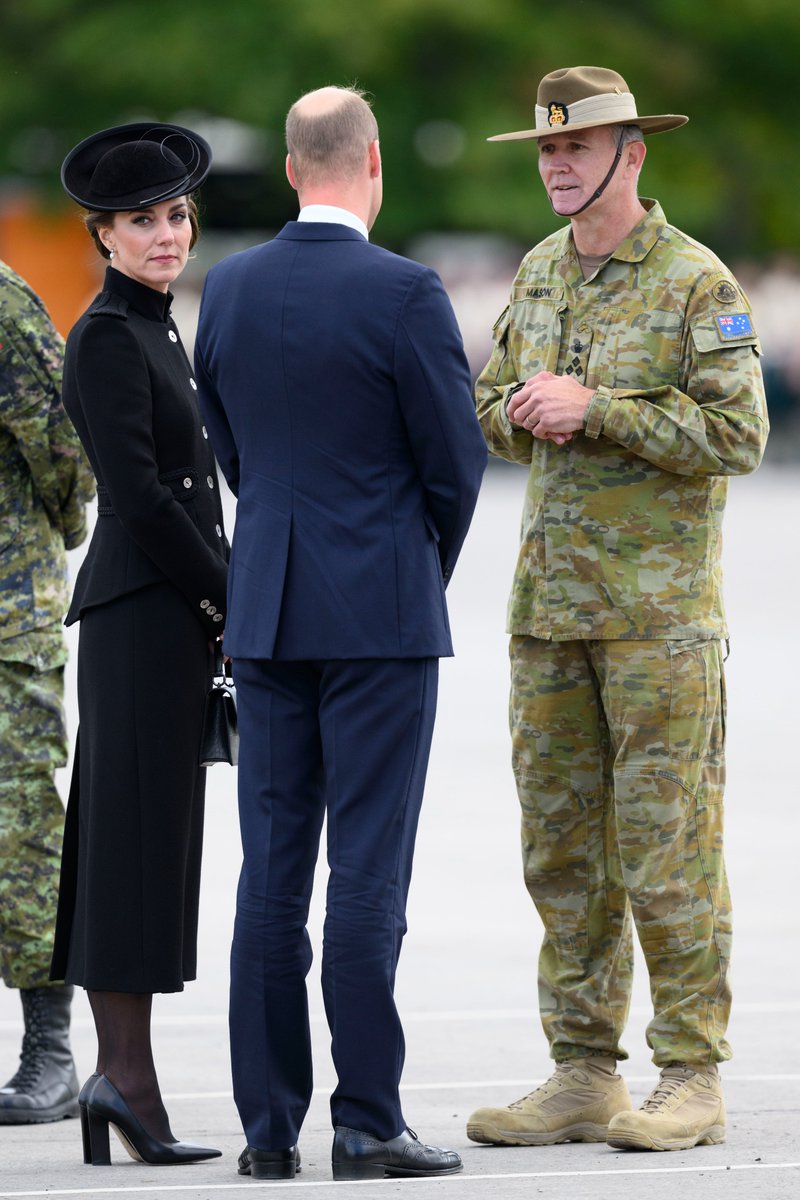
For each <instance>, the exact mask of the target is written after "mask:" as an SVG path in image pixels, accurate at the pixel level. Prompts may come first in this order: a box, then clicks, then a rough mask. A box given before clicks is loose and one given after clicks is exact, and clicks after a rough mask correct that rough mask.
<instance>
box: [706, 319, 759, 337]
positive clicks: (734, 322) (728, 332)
mask: <svg viewBox="0 0 800 1200" xmlns="http://www.w3.org/2000/svg"><path fill="white" fill-rule="evenodd" d="M715 319H716V322H717V328H718V329H719V333H720V337H722V338H724V339H725V341H726V342H727V341H731V340H732V339H733V338H742V337H754V336H755V332H754V330H753V322H752V321H751V320H750V316H749V314H748V313H727V314H726V315H725V316H724V317H716V318H715Z"/></svg>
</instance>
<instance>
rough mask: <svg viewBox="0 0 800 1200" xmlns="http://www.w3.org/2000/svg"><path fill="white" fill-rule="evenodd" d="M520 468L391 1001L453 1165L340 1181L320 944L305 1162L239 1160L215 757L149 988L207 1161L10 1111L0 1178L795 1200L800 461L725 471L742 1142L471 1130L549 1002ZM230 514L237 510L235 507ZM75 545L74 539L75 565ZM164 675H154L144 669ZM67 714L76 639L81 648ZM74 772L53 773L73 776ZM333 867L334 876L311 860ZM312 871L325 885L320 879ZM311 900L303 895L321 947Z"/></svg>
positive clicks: (226, 1189)
mask: <svg viewBox="0 0 800 1200" xmlns="http://www.w3.org/2000/svg"><path fill="white" fill-rule="evenodd" d="M523 488H524V472H523V471H521V470H519V469H514V468H505V467H503V466H500V465H493V466H492V468H491V469H490V471H489V473H488V474H487V479H486V483H485V485H484V491H483V493H482V496H481V500H480V502H479V506H478V512H477V515H476V518H475V523H474V526H473V530H472V532H471V534H470V537H469V539H468V541H467V545H466V547H465V550H464V553H463V557H462V560H461V562H460V564H459V568H458V570H457V572H456V576H455V579H454V581H453V584H452V586H451V588H450V591H449V600H450V608H451V616H452V624H453V632H454V637H455V641H456V653H457V657H456V658H455V659H454V660H449V661H446V662H444V663H443V664H442V675H441V691H440V704H439V719H438V725H437V731H436V735H435V739H434V748H433V755H432V760H431V768H430V772H429V777H428V789H427V793H426V801H425V807H424V809H423V817H422V823H421V827H420V833H419V840H418V850H417V857H416V867H415V875H414V882H413V884H412V896H411V904H410V912H409V932H408V936H407V938H406V944H405V949H404V951H403V957H402V959H401V963H400V971H399V979H398V1000H399V1004H400V1008H401V1012H402V1013H403V1015H404V1021H405V1028H406V1040H407V1059H406V1068H405V1073H404V1105H405V1112H406V1118H407V1120H408V1122H409V1124H410V1125H411V1126H412V1127H413V1128H415V1129H416V1130H417V1131H418V1132H419V1134H420V1135H421V1137H422V1138H423V1139H424V1140H426V1141H428V1142H430V1143H433V1144H436V1145H443V1146H448V1147H452V1148H454V1149H456V1150H458V1151H459V1152H460V1153H461V1154H462V1156H463V1159H464V1171H463V1173H462V1174H460V1175H456V1176H451V1177H449V1178H446V1179H440V1180H409V1181H389V1180H387V1181H384V1182H380V1183H374V1182H370V1183H356V1184H354V1183H333V1181H332V1180H331V1177H330V1140H331V1130H330V1120H329V1112H328V1102H327V1097H328V1094H329V1091H330V1088H331V1084H332V1080H333V1072H332V1067H331V1063H330V1057H329V1053H328V1036H327V1029H326V1027H325V1023H324V1019H323V1017H322V1003H321V998H320V993H319V986H318V979H317V973H316V972H317V966H316V964H315V966H314V967H312V972H311V976H310V990H311V1004H312V1012H313V1014H314V1034H315V1045H316V1088H315V1093H314V1099H313V1103H312V1106H311V1110H310V1112H309V1114H308V1118H307V1121H306V1125H305V1127H304V1129H303V1134H302V1138H301V1151H302V1154H303V1170H302V1174H301V1175H299V1176H298V1177H297V1179H296V1180H294V1181H292V1182H287V1183H268V1182H265V1183H261V1182H259V1181H253V1180H249V1179H241V1178H239V1176H238V1175H237V1173H236V1157H237V1155H238V1153H239V1151H240V1150H241V1148H242V1145H243V1137H242V1133H241V1128H240V1125H239V1121H238V1117H237V1114H236V1110H235V1108H234V1105H233V1101H232V1098H231V1083H230V1073H229V1065H228V1056H227V1038H226V1002H227V956H228V946H229V941H230V931H231V922H232V912H233V899H234V890H235V883H236V876H237V871H238V861H239V845H238V831H237V823H236V811H235V771H233V770H232V769H230V768H228V767H223V766H217V767H214V768H212V769H211V770H210V771H209V788H208V805H207V825H206V855H205V868H204V869H205V875H204V883H203V906H202V915H201V934H200V961H199V978H198V980H197V982H196V983H192V984H189V985H188V986H187V988H186V991H185V992H184V993H183V994H182V995H178V996H163V997H157V998H156V1001H155V1006H154V1012H155V1024H154V1036H155V1047H156V1059H157V1062H158V1065H159V1072H160V1078H161V1084H162V1088H163V1090H164V1093H165V1097H166V1100H167V1103H168V1107H169V1110H170V1114H171V1117H172V1124H173V1128H174V1129H175V1131H176V1134H177V1135H178V1136H180V1137H183V1138H185V1139H186V1140H189V1141H194V1142H200V1143H203V1142H207V1143H208V1144H210V1145H216V1146H219V1147H220V1148H221V1149H222V1151H223V1157H222V1158H220V1159H217V1160H215V1161H213V1162H211V1163H208V1164H198V1165H193V1166H186V1167H173V1168H169V1169H167V1168H163V1167H161V1168H157V1167H148V1166H144V1165H142V1164H139V1163H134V1162H133V1161H132V1160H131V1159H129V1158H128V1156H127V1155H126V1154H125V1153H124V1151H123V1150H122V1147H121V1146H120V1145H119V1144H118V1143H117V1142H116V1141H115V1140H114V1139H113V1138H112V1159H113V1165H112V1166H111V1167H88V1166H84V1165H83V1164H82V1163H81V1142H80V1130H79V1125H78V1122H77V1121H72V1120H70V1121H62V1122H59V1123H58V1124H55V1125H45V1126H29V1127H8V1128H2V1129H0V1198H3V1200H4V1198H6V1197H21V1196H40V1197H43V1196H53V1197H55V1196H78V1197H86V1198H87V1200H103V1198H104V1197H107V1196H115V1195H119V1194H124V1195H126V1196H127V1195H130V1197H131V1198H132V1200H136V1198H137V1197H139V1196H141V1197H144V1198H145V1200H146V1198H147V1197H149V1196H157V1197H162V1196H163V1197H165V1198H166V1197H172V1196H175V1197H176V1200H180V1198H181V1197H184V1196H185V1197H187V1198H195V1200H214V1198H216V1197H224V1195H225V1194H226V1193H227V1194H230V1193H231V1192H234V1191H236V1192H239V1193H240V1194H241V1195H244V1194H246V1193H247V1192H253V1193H257V1194H262V1193H263V1192H264V1191H265V1190H270V1191H274V1192H276V1193H277V1194H280V1195H283V1194H286V1193H287V1192H288V1193H289V1194H292V1193H294V1194H297V1195H298V1196H304V1195H309V1196H317V1195H319V1196H320V1197H322V1196H325V1195H331V1196H332V1197H341V1198H348V1197H353V1200H373V1198H375V1197H380V1198H381V1200H385V1198H386V1197H391V1196H393V1195H395V1196H397V1195H401V1194H402V1195H404V1196H409V1197H412V1198H413V1200H433V1198H436V1200H477V1198H480V1200H489V1198H491V1200H498V1198H502V1200H516V1198H517V1197H520V1198H521V1197H526V1198H532V1197H546V1198H553V1200H556V1198H557V1200H562V1198H566V1197H573V1196H577V1197H580V1200H608V1198H611V1197H613V1198H614V1200H641V1198H642V1197H646V1198H647V1200H662V1198H666V1197H670V1198H672V1197H674V1196H680V1197H681V1198H682V1200H695V1198H699V1197H702V1200H718V1198H721V1197H725V1198H726V1200H731V1198H732V1200H789V1198H790V1197H792V1198H795V1200H797V1198H798V1197H800V1034H799V1033H798V1030H799V1028H800V986H798V985H799V984H800V967H798V954H799V949H800V948H799V947H798V931H800V905H799V904H798V898H797V897H798V886H797V879H798V875H800V864H799V863H798V841H799V839H798V832H799V831H800V820H799V819H798V800H799V799H800V796H799V795H798V783H797V779H798V772H797V769H796V762H797V760H796V759H795V758H794V749H796V748H797V744H798V742H800V734H798V728H797V727H798V716H797V714H798V703H797V696H798V679H800V652H798V634H797V611H798V597H800V562H798V553H797V545H798V528H800V473H798V471H797V470H796V469H792V468H789V467H783V468H780V469H777V468H772V469H769V468H763V469H762V470H761V471H760V472H759V473H757V474H756V475H755V476H753V477H751V478H748V479H738V480H734V481H732V484H731V496H730V501H729V510H728V517H727V523H726V547H725V563H726V596H727V604H728V615H729V620H730V624H731V627H732V630H733V639H732V648H731V656H730V659H729V661H728V664H727V670H728V676H727V678H728V704H729V721H728V733H729V742H728V745H729V784H728V791H727V800H726V806H727V838H728V840H727V847H728V850H727V858H728V868H729V873H730V876H731V885H732V889H733V895H734V909H735V930H736V938H735V958H734V990H735V1003H734V1013H733V1019H732V1024H731V1029H730V1038H731V1042H732V1043H733V1047H734V1051H735V1057H734V1059H733V1060H732V1062H731V1063H730V1064H728V1065H726V1066H725V1067H724V1068H723V1080H724V1086H725V1092H726V1097H727V1102H728V1140H727V1142H726V1143H725V1144H724V1145H722V1146H715V1147H706V1148H698V1149H695V1150H692V1151H687V1152H685V1153H673V1154H646V1153H641V1154H639V1153H625V1152H620V1151H615V1150H612V1149H610V1148H609V1147H607V1146H605V1145H603V1144H600V1145H563V1146H555V1147H549V1148H541V1149H535V1148H517V1147H514V1148H495V1147H481V1146H475V1145H473V1144H472V1143H470V1142H469V1141H468V1140H467V1138H466V1135H465V1132H464V1127H465V1122H466V1119H467V1116H468V1114H469V1113H470V1112H471V1111H472V1109H474V1108H476V1107H478V1106H479V1105H483V1104H487V1103H488V1104H504V1103H508V1102H509V1101H510V1100H513V1099H515V1098H517V1097H519V1096H521V1095H523V1094H524V1093H526V1092H528V1091H530V1090H531V1089H532V1088H533V1087H534V1086H536V1085H537V1084H538V1083H539V1082H541V1081H542V1079H543V1078H544V1077H545V1076H546V1075H547V1074H549V1072H550V1069H551V1064H550V1062H549V1060H548V1058H547V1054H546V1050H545V1048H544V1044H543V1036H542V1034H541V1030H540V1027H539V1023H538V1017H537V1013H536V992H535V988H536V954H537V949H538V943H539V940H540V927H539V924H538V919H537V917H536V915H535V913H534V911H533V908H532V906H531V904H530V902H529V900H528V897H527V894H526V892H525V890H524V887H523V884H522V880H521V875H520V868H519V861H518V848H517V847H518V834H517V801H516V796H515V792H514V787H513V781H512V778H511V773H510V769H509V767H508V746H507V732H506V688H507V666H506V639H505V635H504V632H503V629H504V617H505V601H506V595H507V591H508V587H509V584H510V580H511V574H512V569H513V563H514V559H515V555H516V543H517V533H518V515H519V510H520V506H521V499H522V491H523ZM229 524H230V522H229ZM79 555H80V552H77V553H76V554H73V556H72V558H73V564H72V565H73V567H75V566H77V564H78V561H79ZM153 686H154V687H155V686H157V676H156V675H154V681H153ZM68 693H69V695H70V697H71V701H70V716H71V729H72V732H73V734H74V730H75V724H76V712H75V703H74V658H73V662H72V664H71V667H70V677H69V679H68ZM67 778H68V776H67V773H66V772H62V773H60V778H59V786H60V787H61V790H62V793H64V794H65V792H66V782H67ZM320 879H322V876H321V875H320ZM318 890H320V889H318ZM321 907H322V904H321V901H319V902H317V903H316V904H315V907H314V910H313V914H312V925H311V928H312V936H313V939H314V944H315V946H316V947H319V943H320V926H321ZM74 1012H75V1016H74V1026H73V1041H74V1048H75V1054H76V1058H77V1062H78V1068H79V1072H80V1074H81V1075H82V1076H86V1075H88V1074H89V1073H90V1072H91V1071H92V1069H93V1067H94V1058H93V1055H94V1037H93V1032H92V1025H91V1020H90V1017H89V1010H88V1006H87V1004H86V1001H85V997H84V996H83V994H82V993H81V994H80V995H79V996H78V997H77V999H76V1003H75V1010H74ZM647 1015H648V993H647V980H646V976H645V973H644V969H643V966H642V964H641V961H640V962H639V964H638V970H637V979H636V986H635V992H634V997H633V1009H632V1013H631V1018H630V1021H629V1025H628V1030H627V1037H626V1039H625V1045H626V1047H627V1049H628V1051H629V1052H630V1059H629V1062H628V1063H627V1064H626V1065H625V1067H624V1071H625V1075H626V1078H627V1080H628V1083H629V1086H630V1089H631V1093H632V1095H633V1097H634V1102H635V1103H636V1102H638V1101H640V1100H641V1099H642V1098H643V1097H644V1096H645V1095H646V1094H647V1092H648V1091H649V1090H650V1088H651V1086H652V1084H653V1082H654V1080H655V1072H654V1069H653V1067H652V1064H651V1063H650V1061H649V1054H648V1051H647V1047H646V1044H645V1040H644V1036H645V1026H646V1023H647ZM19 1038H20V1020H19V1002H18V998H17V997H16V996H15V995H14V993H13V992H10V991H6V990H5V989H2V988H0V1076H2V1078H6V1077H7V1076H8V1075H10V1074H12V1073H13V1070H14V1069H15V1063H16V1056H17V1053H18V1048H19Z"/></svg>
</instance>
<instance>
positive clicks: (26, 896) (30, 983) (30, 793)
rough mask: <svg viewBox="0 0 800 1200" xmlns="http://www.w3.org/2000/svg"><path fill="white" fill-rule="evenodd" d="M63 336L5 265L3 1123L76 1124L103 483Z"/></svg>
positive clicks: (0, 380)
mask: <svg viewBox="0 0 800 1200" xmlns="http://www.w3.org/2000/svg"><path fill="white" fill-rule="evenodd" d="M62 348H63V344H62V339H61V337H60V335H59V334H58V333H57V332H56V330H55V329H54V328H53V325H52V324H51V322H50V318H49V317H48V315H47V312H46V311H45V308H44V306H43V304H42V302H41V301H40V300H39V298H38V297H37V296H36V295H34V293H33V292H32V291H31V289H30V288H29V287H28V286H27V284H26V283H25V282H24V281H23V280H22V279H20V278H19V276H18V275H15V274H14V272H13V271H11V270H10V268H9V267H7V266H6V265H5V264H4V263H0V975H2V979H3V982H4V983H5V985H6V987H10V988H18V989H19V991H20V996H21V999H22V1008H23V1016H24V1021H25V1035H24V1038H23V1043H22V1054H21V1060H20V1066H19V1069H18V1071H17V1072H16V1074H15V1075H14V1077H13V1078H12V1079H10V1080H9V1082H8V1083H7V1084H6V1086H5V1087H3V1088H0V1125H17V1124H28V1123H34V1122H42V1121H53V1120H56V1119H58V1118H60V1117H63V1116H71V1115H74V1114H76V1113H77V1095H78V1084H77V1079H76V1077H75V1068H74V1064H73V1061H72V1054H71V1051H70V1046H69V1012H70V1001H71V998H72V988H71V987H65V986H63V985H61V984H55V985H53V984H51V983H50V981H49V973H50V956H51V953H52V948H53V928H54V924H55V914H56V900H57V889H58V878H59V870H60V863H61V833H62V828H63V824H64V811H63V808H62V805H61V800H60V798H59V795H58V792H57V791H56V787H55V783H54V779H53V772H54V770H55V768H56V767H61V766H64V764H65V763H66V761H67V738H66V729H65V724H64V711H63V691H64V663H65V661H66V644H65V641H64V635H63V632H62V620H63V617H64V613H65V612H66V609H67V603H68V597H67V567H66V556H65V548H66V549H71V548H72V547H74V546H77V545H79V544H80V542H82V541H83V539H84V537H85V535H86V516H85V508H84V505H85V503H86V502H87V501H88V500H90V499H91V497H92V496H93V494H94V481H93V477H92V475H91V471H90V469H89V466H88V463H87V462H86V459H85V457H84V455H83V451H82V450H81V448H80V443H79V442H78V438H77V435H76V433H75V431H74V430H73V428H72V425H71V423H70V421H69V419H68V417H67V416H66V414H65V412H64V410H63V408H62V407H61V401H60V395H59V392H60V385H61V363H62Z"/></svg>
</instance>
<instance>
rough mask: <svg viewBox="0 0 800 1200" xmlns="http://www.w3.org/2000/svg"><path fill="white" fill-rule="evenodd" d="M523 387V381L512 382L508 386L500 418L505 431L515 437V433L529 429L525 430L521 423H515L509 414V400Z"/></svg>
mask: <svg viewBox="0 0 800 1200" xmlns="http://www.w3.org/2000/svg"><path fill="white" fill-rule="evenodd" d="M521 387H522V384H521V383H512V384H511V385H510V387H507V388H506V390H505V394H504V395H503V405H502V417H501V418H500V419H501V421H502V425H503V432H504V433H506V434H508V435H509V436H511V437H513V436H514V434H515V433H526V432H527V430H523V428H522V426H521V425H514V424H513V423H512V421H511V419H510V417H509V415H508V402H509V400H510V399H511V397H512V396H513V395H514V392H518V391H519V389H520V388H521Z"/></svg>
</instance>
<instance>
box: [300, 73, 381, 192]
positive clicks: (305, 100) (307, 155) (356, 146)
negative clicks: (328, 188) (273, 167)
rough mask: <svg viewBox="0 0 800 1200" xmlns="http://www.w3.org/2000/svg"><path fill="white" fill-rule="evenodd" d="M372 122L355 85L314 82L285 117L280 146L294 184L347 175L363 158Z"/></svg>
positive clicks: (374, 133) (374, 132) (373, 136)
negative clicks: (288, 160) (312, 88)
mask: <svg viewBox="0 0 800 1200" xmlns="http://www.w3.org/2000/svg"><path fill="white" fill-rule="evenodd" d="M377 137H378V123H377V121H376V120H375V116H374V114H373V112H372V109H371V108H370V106H369V103H368V101H367V100H366V99H365V98H364V95H363V93H362V92H361V91H359V90H358V88H334V87H328V88H319V89H318V90H317V91H314V92H307V93H306V95H304V96H301V97H300V99H299V100H297V101H295V103H294V104H293V105H292V107H291V108H290V109H289V113H288V116H287V117H286V148H287V150H288V151H289V155H290V157H291V160H292V167H293V168H294V174H295V179H296V180H297V184H298V186H299V187H309V186H312V185H317V184H320V183H325V182H327V181H328V180H340V181H347V180H350V179H352V178H353V177H354V176H355V175H356V174H357V173H358V172H359V171H360V170H361V167H362V166H363V164H364V159H365V158H366V155H367V150H368V148H369V145H370V143H371V142H374V141H376V140H377Z"/></svg>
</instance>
